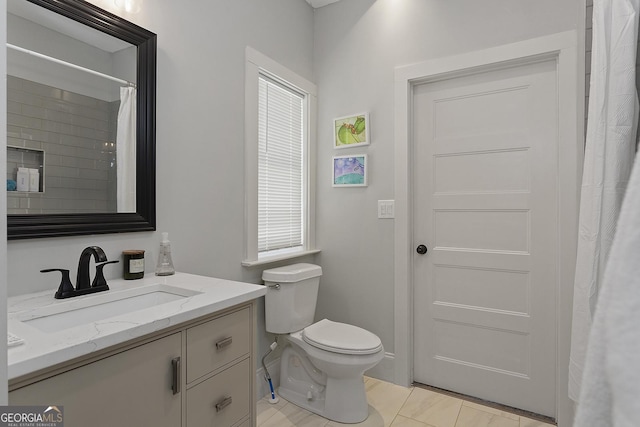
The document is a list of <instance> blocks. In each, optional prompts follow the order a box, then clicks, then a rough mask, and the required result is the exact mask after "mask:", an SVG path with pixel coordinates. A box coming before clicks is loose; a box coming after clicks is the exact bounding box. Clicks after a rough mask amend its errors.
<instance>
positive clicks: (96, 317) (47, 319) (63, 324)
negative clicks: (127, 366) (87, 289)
mask: <svg viewBox="0 0 640 427" xmlns="http://www.w3.org/2000/svg"><path fill="white" fill-rule="evenodd" d="M200 293H201V292H196V291H191V290H188V289H182V288H178V287H175V286H169V285H160V284H158V285H152V286H146V287H143V288H135V289H128V290H124V291H117V292H112V291H106V292H101V293H98V294H92V295H86V296H81V297H74V298H71V299H69V300H65V301H64V302H60V303H56V304H52V305H50V306H47V307H42V308H39V309H37V310H34V311H29V312H27V313H23V314H21V315H19V316H18V320H19V321H21V322H23V323H25V324H27V325H29V326H33V327H35V328H37V329H39V330H41V331H43V332H58V331H61V330H64V329H69V328H74V327H76V326H82V325H87V324H89V323H92V322H98V321H101V320H106V319H109V318H112V317H116V316H120V315H122V314H127V313H132V312H134V311H138V310H144V309H146V308H151V307H155V306H158V305H161V304H166V303H170V302H173V301H178V300H181V299H184V298H187V297H191V296H194V295H197V294H200Z"/></svg>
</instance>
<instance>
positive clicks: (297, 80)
mask: <svg viewBox="0 0 640 427" xmlns="http://www.w3.org/2000/svg"><path fill="white" fill-rule="evenodd" d="M245 58H246V59H245V125H244V143H245V164H244V167H245V184H244V187H245V211H244V220H245V223H244V234H245V236H244V243H245V244H244V254H243V257H244V259H243V261H242V265H243V266H245V267H251V266H255V265H262V264H268V263H271V262H276V261H281V260H287V259H292V258H297V257H301V256H305V255H310V254H314V253H318V252H320V250H319V249H317V248H316V233H315V183H316V161H315V159H316V136H315V135H316V129H317V125H316V107H317V89H316V85H315V84H313V83H311V82H310V81H308V80H306V79H305V78H303V77H301V76H299V75H298V74H296V73H294V72H293V71H291V70H289V69H287V68H286V67H284V66H282V65H280V64H278V63H277V62H275V61H274V60H272V59H270V58H268V57H267V56H265V55H263V54H262V53H260V52H258V51H257V50H255V49H253V48H251V47H247V48H246V51H245ZM260 75H264V76H266V77H268V78H269V79H272V80H274V81H276V82H279V83H280V84H284V85H285V86H289V87H291V88H292V89H294V90H295V91H297V92H300V93H301V94H304V95H305V97H304V100H305V106H304V108H305V114H304V116H303V120H304V129H305V132H304V141H303V144H304V147H303V153H305V155H304V159H303V168H304V177H303V179H304V191H303V194H304V196H303V204H304V206H303V210H304V218H303V224H304V226H303V247H302V249H301V250H296V251H287V250H282V251H278V252H279V253H278V254H276V255H271V256H259V253H258V92H259V88H258V85H259V83H258V79H259V77H260Z"/></svg>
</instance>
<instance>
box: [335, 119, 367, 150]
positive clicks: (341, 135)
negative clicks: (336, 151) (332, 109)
mask: <svg viewBox="0 0 640 427" xmlns="http://www.w3.org/2000/svg"><path fill="white" fill-rule="evenodd" d="M369 124H370V123H369V114H368V113H361V114H354V115H351V116H346V117H339V118H337V119H334V120H333V148H349V147H355V146H361V145H369V143H370V141H369Z"/></svg>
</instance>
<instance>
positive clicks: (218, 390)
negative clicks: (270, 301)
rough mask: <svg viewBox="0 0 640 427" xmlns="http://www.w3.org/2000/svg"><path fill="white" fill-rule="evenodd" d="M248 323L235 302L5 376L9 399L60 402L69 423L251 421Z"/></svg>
mask: <svg viewBox="0 0 640 427" xmlns="http://www.w3.org/2000/svg"><path fill="white" fill-rule="evenodd" d="M255 325H256V313H255V304H254V303H253V302H250V303H245V304H241V305H239V306H235V307H232V308H230V309H227V310H224V311H223V312H220V313H214V314H211V315H208V316H204V317H201V318H198V319H195V320H193V321H190V322H187V323H185V324H183V325H178V326H176V327H173V328H170V330H169V329H168V330H167V331H166V332H162V331H161V332H160V333H157V334H154V335H153V336H150V337H146V338H144V339H141V340H138V341H136V342H134V343H132V344H130V345H127V346H126V347H124V348H122V349H120V350H114V349H111V350H110V351H107V352H105V355H104V357H102V358H99V359H97V360H96V358H95V356H94V357H93V358H92V359H89V360H86V363H84V362H83V361H77V360H76V361H73V364H69V366H67V367H65V366H62V367H60V366H57V367H55V370H53V371H51V372H44V373H41V374H39V375H38V376H37V377H33V380H25V379H16V380H14V381H11V382H10V386H9V389H10V392H9V403H10V404H12V405H62V406H63V407H64V418H65V419H64V420H65V425H68V426H70V427H84V426H92V427H103V426H104V427H113V426H119V427H127V426H131V427H134V426H135V427H138V426H154V427H164V426H166V427H180V426H182V427H196V426H197V427H203V426H214V425H215V426H216V427H250V426H255V419H256V414H255V404H256V402H255V356H254V351H255V345H254V340H255V328H256V326H255ZM178 360H179V361H180V363H176V362H177V361H178Z"/></svg>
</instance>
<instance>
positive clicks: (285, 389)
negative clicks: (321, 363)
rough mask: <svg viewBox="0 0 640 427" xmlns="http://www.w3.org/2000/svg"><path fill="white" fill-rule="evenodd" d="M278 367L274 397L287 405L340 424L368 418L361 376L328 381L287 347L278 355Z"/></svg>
mask: <svg viewBox="0 0 640 427" xmlns="http://www.w3.org/2000/svg"><path fill="white" fill-rule="evenodd" d="M280 365H281V366H280V387H279V388H278V394H279V395H280V396H281V397H282V398H284V399H286V400H287V401H289V402H291V403H293V404H294V405H296V406H299V407H301V408H303V409H306V410H308V411H310V412H313V413H315V414H318V415H320V416H322V417H324V418H327V419H330V420H332V421H337V422H340V423H348V424H352V423H359V422H362V421H364V420H366V419H367V417H368V416H369V405H368V404H367V396H366V393H365V388H364V378H363V376H362V375H360V376H358V377H355V378H329V377H327V376H326V374H324V373H323V372H321V371H320V370H318V369H317V368H316V367H315V366H313V364H312V363H311V360H310V359H309V357H308V356H307V355H306V354H304V352H302V351H300V350H299V349H297V348H296V347H294V346H291V345H288V346H287V347H286V348H285V349H284V351H283V352H282V356H281V362H280Z"/></svg>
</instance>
